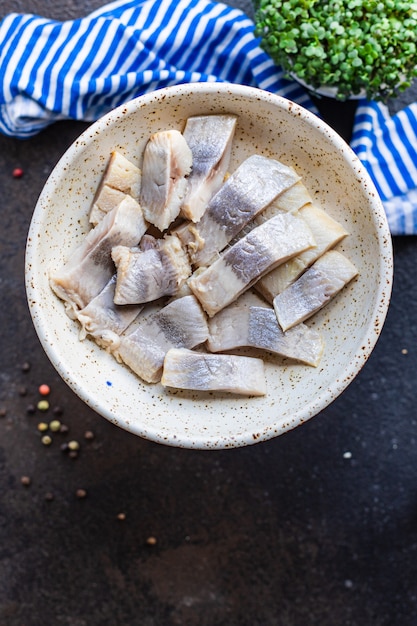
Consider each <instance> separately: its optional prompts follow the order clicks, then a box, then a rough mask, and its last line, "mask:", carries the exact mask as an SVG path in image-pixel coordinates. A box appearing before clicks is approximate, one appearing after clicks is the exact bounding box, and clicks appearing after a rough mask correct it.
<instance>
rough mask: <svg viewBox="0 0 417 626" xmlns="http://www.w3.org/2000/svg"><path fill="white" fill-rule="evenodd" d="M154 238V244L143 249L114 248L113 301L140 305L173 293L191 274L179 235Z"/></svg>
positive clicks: (176, 291) (175, 292) (174, 293)
mask: <svg viewBox="0 0 417 626" xmlns="http://www.w3.org/2000/svg"><path fill="white" fill-rule="evenodd" d="M154 241H155V244H154V246H153V247H151V246H149V247H147V246H145V248H146V249H145V250H142V249H138V248H127V247H126V246H115V247H114V248H113V250H112V258H113V261H114V262H115V264H116V268H117V282H116V290H115V296H114V301H115V303H116V304H140V303H146V302H151V301H152V300H157V299H158V298H161V297H162V296H173V295H176V294H177V293H178V291H179V289H180V288H181V286H182V285H183V284H184V282H185V281H186V279H187V278H188V277H189V276H190V275H191V265H190V261H189V259H188V256H187V254H186V252H185V251H184V250H183V248H182V246H181V242H180V240H179V239H178V237H176V236H175V235H167V236H166V237H164V238H163V239H156V240H154Z"/></svg>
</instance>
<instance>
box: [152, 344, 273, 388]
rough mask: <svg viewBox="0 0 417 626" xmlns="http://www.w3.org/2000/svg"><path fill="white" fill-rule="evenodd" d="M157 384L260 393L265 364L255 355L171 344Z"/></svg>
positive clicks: (263, 385)
mask: <svg viewBox="0 0 417 626" xmlns="http://www.w3.org/2000/svg"><path fill="white" fill-rule="evenodd" d="M161 384H162V385H163V386H164V387H173V388H176V389H189V390H195V391H226V392H228V393H235V394H240V395H245V396H264V395H265V394H266V380H265V366H264V362H263V360H262V359H258V358H255V357H246V356H237V355H234V354H205V353H202V352H193V350H187V349H184V348H183V349H175V348H174V349H172V350H169V351H168V352H167V354H166V356H165V361H164V369H163V374H162V379H161Z"/></svg>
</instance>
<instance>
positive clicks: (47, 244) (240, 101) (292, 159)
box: [26, 83, 392, 449]
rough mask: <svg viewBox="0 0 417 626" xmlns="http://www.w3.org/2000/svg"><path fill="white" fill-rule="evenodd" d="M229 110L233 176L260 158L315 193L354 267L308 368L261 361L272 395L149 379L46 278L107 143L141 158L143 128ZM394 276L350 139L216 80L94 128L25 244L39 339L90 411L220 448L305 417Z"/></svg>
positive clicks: (65, 245)
mask: <svg viewBox="0 0 417 626" xmlns="http://www.w3.org/2000/svg"><path fill="white" fill-rule="evenodd" d="M219 112H231V113H234V114H237V115H238V125H237V130H236V135H235V139H234V144H233V145H234V147H233V153H232V159H231V164H230V171H232V170H233V169H234V168H236V166H237V165H238V164H239V163H240V162H241V161H242V160H243V159H244V158H246V157H248V156H249V155H251V154H253V153H261V154H264V155H267V156H270V157H275V158H277V159H279V160H281V161H283V162H284V163H287V164H289V165H292V166H293V167H294V168H295V169H296V170H297V171H298V173H300V174H301V175H302V177H303V180H304V184H305V185H306V186H307V188H308V189H309V191H310V193H311V194H312V196H313V198H315V199H316V200H317V201H319V202H320V204H321V205H322V206H323V207H324V208H325V209H326V210H327V211H328V212H329V213H330V214H331V215H332V216H333V217H334V218H336V219H337V220H339V221H340V222H341V223H342V224H343V225H344V226H345V228H346V229H347V230H348V231H349V236H348V237H347V238H346V239H345V240H344V241H343V242H342V243H341V244H339V246H338V249H339V250H340V251H342V252H344V253H345V254H346V255H347V256H348V258H349V259H350V260H351V261H352V262H353V263H354V264H355V265H356V266H357V269H358V270H359V276H358V277H357V278H356V279H354V281H352V283H350V284H349V285H348V286H347V287H346V288H345V289H344V290H343V291H342V292H341V293H339V295H338V296H337V297H336V298H335V299H334V300H333V301H332V302H331V303H330V304H329V305H327V306H326V307H325V308H324V309H322V310H321V312H319V313H318V314H316V316H315V317H314V318H313V320H312V322H311V324H312V325H314V327H316V328H318V329H320V331H321V332H322V333H323V337H324V341H325V350H324V355H323V358H322V360H321V363H320V365H319V366H318V367H317V368H314V367H309V366H304V365H300V364H297V363H294V362H291V361H289V360H287V359H282V358H278V357H267V358H266V361H265V362H266V375H267V389H268V392H267V395H266V396H264V397H257V398H245V397H241V396H232V395H227V394H225V393H223V394H215V393H201V392H200V393H194V392H186V391H167V390H165V389H164V388H163V387H162V386H160V385H158V384H156V385H148V384H145V383H143V382H141V380H139V379H138V378H137V377H136V376H135V374H133V373H132V372H131V371H129V369H127V368H126V367H125V366H123V365H120V364H118V363H117V362H116V361H115V359H114V358H113V357H112V356H111V355H110V354H108V353H106V352H105V351H104V350H103V349H100V348H99V347H97V346H96V345H95V344H94V343H93V342H92V341H90V340H85V341H79V338H78V326H77V325H76V323H75V322H74V321H72V320H70V319H69V318H68V317H67V315H66V314H65V312H64V307H63V304H62V302H61V301H60V300H59V299H58V298H57V297H56V296H55V295H54V294H53V293H52V291H51V289H50V286H49V283H48V273H49V271H50V270H51V268H57V267H59V266H60V265H61V264H62V263H63V262H64V261H65V259H66V258H67V256H68V255H69V254H70V253H71V251H72V250H73V249H74V248H76V247H77V245H78V244H79V243H80V242H81V241H82V239H83V237H84V236H85V234H86V233H87V231H88V229H89V226H88V219H87V216H88V212H89V208H90V204H91V201H92V198H93V196H94V193H95V190H96V187H97V185H98V183H99V181H100V178H101V176H102V173H103V169H104V167H105V164H106V162H107V160H108V157H109V154H110V152H111V151H112V150H114V149H117V150H119V151H120V152H122V153H123V154H125V156H127V157H128V158H130V159H131V160H132V161H133V162H135V163H136V164H138V165H139V166H140V164H141V154H142V151H143V149H144V146H145V144H146V142H147V140H148V138H149V136H150V134H151V133H153V132H155V131H159V130H162V129H168V128H178V129H180V130H182V128H183V126H184V122H185V120H186V118H187V117H189V116H190V115H196V114H209V113H219ZM391 284H392V249H391V238H390V233H389V229H388V225H387V221H386V218H385V213H384V210H383V207H382V205H381V202H380V199H379V197H378V195H377V192H376V190H375V187H374V185H373V183H372V182H371V180H370V178H369V177H368V175H367V173H366V171H365V170H364V168H363V166H362V164H361V163H360V161H359V159H358V158H357V157H356V156H355V154H354V153H353V152H352V150H351V149H350V148H349V147H348V146H347V145H346V143H345V142H344V141H343V140H342V139H341V138H340V137H339V136H338V135H337V134H336V133H335V132H334V131H333V130H332V129H331V128H330V127H328V126H327V125H326V124H325V123H324V122H323V121H321V120H320V119H319V118H318V117H316V116H315V115H314V114H312V113H310V112H308V111H307V110H305V109H303V108H301V107H300V106H297V105H296V104H294V103H293V102H291V101H288V100H286V99H284V98H281V97H279V96H276V95H273V94H270V93H268V92H265V91H260V90H258V89H255V88H250V87H243V86H238V85H226V84H218V83H204V84H192V85H181V86H175V87H169V88H166V89H163V90H160V91H156V92H153V93H150V94H148V95H144V96H141V97H139V98H137V99H135V100H133V101H130V102H129V103H127V104H126V105H123V106H121V107H119V108H117V109H115V110H114V111H112V112H110V113H109V114H107V115H106V116H105V117H103V118H101V119H100V120H98V121H97V122H95V123H93V124H92V125H91V126H90V127H89V128H88V129H87V130H86V131H85V132H84V133H83V134H82V135H81V136H80V137H79V138H78V139H77V140H76V141H75V142H74V144H73V145H72V146H71V147H70V148H69V149H68V150H67V152H66V153H65V154H64V155H63V157H62V158H61V160H60V161H59V163H58V164H57V166H56V167H55V169H54V170H53V172H52V174H51V175H50V177H49V179H48V181H47V183H46V185H45V187H44V190H43V192H42V193H41V195H40V197H39V200H38V202H37V205H36V208H35V211H34V214H33V219H32V222H31V226H30V231H29V235H28V241H27V254H26V287H27V296H28V303H29V307H30V311H31V315H32V318H33V322H34V325H35V328H36V331H37V333H38V336H39V339H40V341H41V343H42V346H43V348H44V349H45V351H46V353H47V355H48V357H49V359H50V360H51V362H52V363H53V365H54V366H55V368H56V369H57V371H58V372H59V374H60V375H61V376H62V378H63V379H64V380H65V381H66V382H67V383H68V385H69V386H70V387H71V389H72V390H73V391H74V392H75V393H76V394H78V396H79V397H80V398H82V400H83V401H84V402H86V404H87V405H89V406H90V407H91V408H92V409H94V410H95V411H96V412H97V413H99V414H101V415H102V416H104V417H105V418H107V419H108V420H110V421H111V422H113V423H114V424H116V425H118V426H120V427H122V428H124V429H126V430H128V431H130V432H131V433H134V434H135V435H139V436H140V437H143V438H146V439H149V440H152V441H155V442H160V443H163V444H168V445H172V446H179V447H186V448H198V449H215V448H217V449H223V448H233V447H238V446H244V445H249V444H254V443H257V442H261V441H265V440H268V439H271V438H273V437H276V436H277V435H281V434H282V433H285V432H286V431H288V430H290V429H292V428H295V427H297V426H300V425H301V424H303V422H305V421H306V420H308V419H309V418H311V417H313V416H315V415H316V414H318V413H319V412H320V411H322V410H323V409H324V408H325V407H326V406H327V405H329V404H330V403H331V402H332V401H334V400H335V398H337V396H339V394H340V393H341V392H343V391H344V390H345V389H346V387H347V386H348V385H349V383H350V382H351V381H352V380H353V379H354V378H355V376H356V375H357V374H358V373H359V372H360V370H361V368H362V366H363V365H364V363H365V362H366V360H367V359H368V357H369V355H370V354H371V351H372V349H373V347H374V345H375V343H376V341H377V339H378V337H379V334H380V332H381V329H382V325H383V322H384V319H385V316H386V312H387V308H388V305H389V299H390V293H391Z"/></svg>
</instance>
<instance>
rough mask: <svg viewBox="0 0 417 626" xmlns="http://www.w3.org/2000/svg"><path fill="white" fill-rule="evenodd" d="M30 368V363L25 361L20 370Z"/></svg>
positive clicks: (24, 370) (23, 370)
mask: <svg viewBox="0 0 417 626" xmlns="http://www.w3.org/2000/svg"><path fill="white" fill-rule="evenodd" d="M29 370H30V363H29V362H28V361H25V362H24V363H23V365H22V372H28V371H29Z"/></svg>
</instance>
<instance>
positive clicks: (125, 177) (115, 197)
mask: <svg viewBox="0 0 417 626" xmlns="http://www.w3.org/2000/svg"><path fill="white" fill-rule="evenodd" d="M140 186H141V171H140V169H139V168H138V167H137V166H136V165H135V164H134V163H132V162H131V161H129V159H127V158H126V157H125V156H124V155H123V154H121V153H120V152H118V151H117V150H114V151H113V152H112V153H111V155H110V159H109V161H108V163H107V167H106V169H105V171H104V174H103V176H102V179H101V181H100V184H99V186H98V188H97V191H96V194H95V196H94V200H93V203H92V206H91V210H90V223H91V224H93V225H94V226H95V225H96V224H98V223H99V222H100V221H101V220H102V219H103V217H104V216H105V214H106V213H108V212H109V211H111V210H112V209H113V208H114V207H115V206H116V205H117V204H119V202H121V200H122V199H123V198H122V194H128V195H130V196H132V198H134V199H135V200H137V201H138V200H139V194H140Z"/></svg>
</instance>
